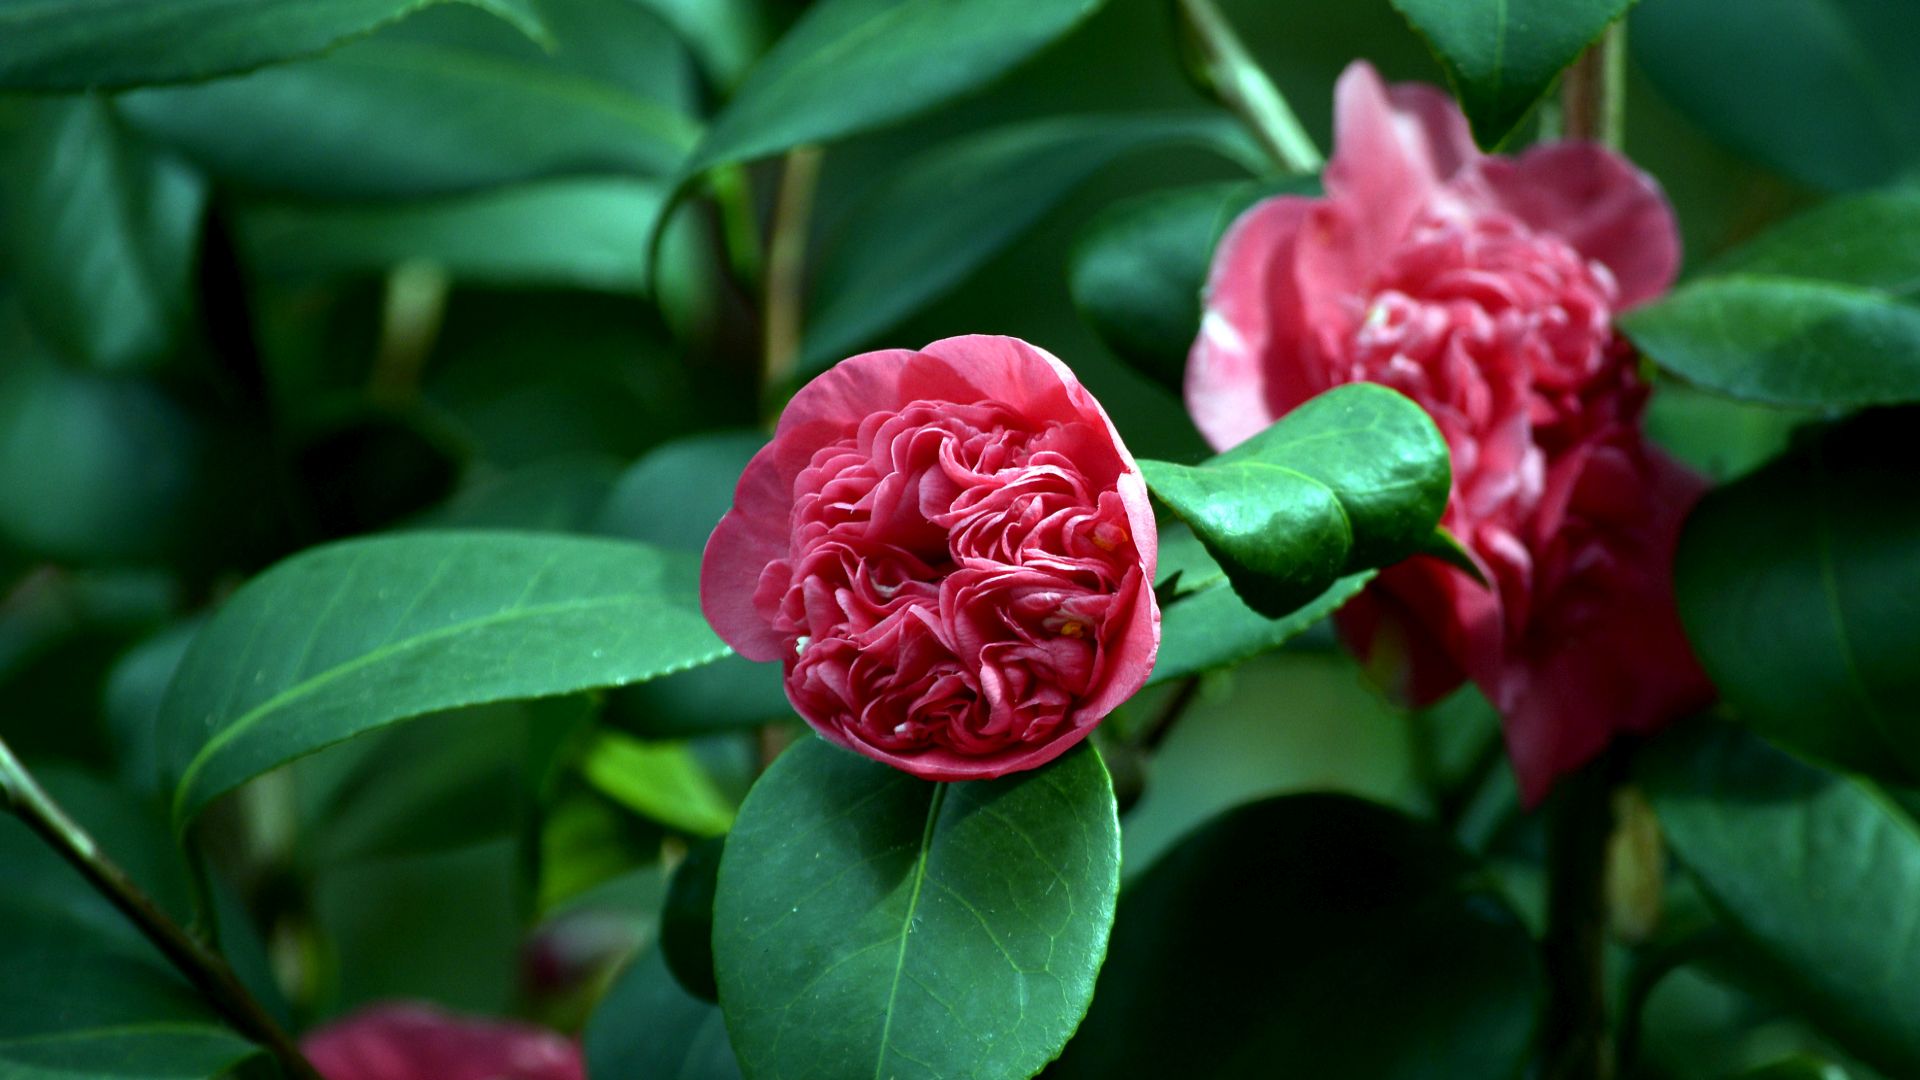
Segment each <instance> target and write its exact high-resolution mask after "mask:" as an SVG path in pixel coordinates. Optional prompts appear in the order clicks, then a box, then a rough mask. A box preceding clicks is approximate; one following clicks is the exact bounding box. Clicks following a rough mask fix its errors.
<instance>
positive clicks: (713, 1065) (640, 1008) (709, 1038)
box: [581, 949, 740, 1080]
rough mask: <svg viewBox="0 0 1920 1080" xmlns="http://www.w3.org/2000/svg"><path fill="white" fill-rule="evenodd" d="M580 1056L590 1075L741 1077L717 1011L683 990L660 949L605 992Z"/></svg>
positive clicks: (684, 1079)
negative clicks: (584, 1061)
mask: <svg viewBox="0 0 1920 1080" xmlns="http://www.w3.org/2000/svg"><path fill="white" fill-rule="evenodd" d="M581 1049H582V1051H583V1052H584V1053H585V1055H586V1059H587V1073H588V1075H590V1076H596V1077H602V1076H604V1077H614V1078H619V1077H636V1078H638V1077H656V1076H658V1077H670V1078H672V1080H739V1077H740V1065H739V1063H738V1062H737V1061H735V1060H734V1056H733V1047H732V1046H731V1045H729V1044H728V1042H727V1027H726V1022H725V1020H724V1019H723V1018H722V1016H721V1014H720V1009H719V1007H718V1006H716V1005H709V1004H708V1003H706V1002H704V1001H701V1000H700V999H699V998H696V997H694V996H693V995H692V994H689V993H687V992H686V991H685V990H683V989H681V988H680V984H679V983H677V982H675V981H674V979H673V976H672V974H670V973H669V972H668V971H667V965H666V963H665V962H664V961H663V960H662V959H661V957H660V952H659V950H657V949H649V950H648V951H647V952H645V953H643V954H641V956H640V957H639V958H638V959H636V960H635V961H634V962H633V963H632V964H630V965H628V967H627V970H626V971H624V972H622V973H621V975H620V977H619V978H617V979H615V980H614V982H613V985H612V986H610V987H608V988H607V993H606V996H605V997H602V998H601V999H600V1004H599V1006H598V1007H597V1008H595V1009H594V1010H593V1017H592V1018H591V1019H589V1020H588V1021H587V1030H586V1033H585V1034H584V1035H583V1036H582V1038H581Z"/></svg>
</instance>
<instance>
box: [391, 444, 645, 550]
mask: <svg viewBox="0 0 1920 1080" xmlns="http://www.w3.org/2000/svg"><path fill="white" fill-rule="evenodd" d="M619 475H620V467H619V465H618V464H617V463H616V462H615V461H614V459H612V458H609V457H603V456H601V455H598V454H574V455H567V456H562V457H553V458H547V459H545V460H543V461H538V462H535V463H534V464H531V465H523V466H521V467H520V468H517V469H509V470H506V471H504V472H499V473H494V474H492V475H488V476H483V477H481V478H479V479H477V480H474V481H473V482H471V483H470V484H468V485H467V486H466V487H463V488H462V489H461V490H460V491H459V492H457V493H456V494H455V495H454V496H453V497H452V498H450V499H448V500H447V501H446V502H445V503H443V504H441V505H440V506H438V507H436V508H435V509H433V510H432V511H430V512H428V513H427V514H425V515H423V516H422V518H421V519H420V522H419V523H420V525H421V526H422V527H424V528H430V529H517V530H521V531H525V532H557V533H584V532H589V531H591V530H590V529H589V526H590V525H591V524H592V522H593V519H594V515H596V514H598V513H599V512H600V507H601V505H602V504H603V503H604V502H605V501H606V497H607V492H608V491H609V490H611V489H612V487H613V482H614V479H615V478H616V477H618V476H619Z"/></svg>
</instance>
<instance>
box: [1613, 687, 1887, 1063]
mask: <svg viewBox="0 0 1920 1080" xmlns="http://www.w3.org/2000/svg"><path fill="white" fill-rule="evenodd" d="M1641 779H1642V781H1643V783H1644V784H1645V787H1646V791H1647V795H1648V797H1649V798H1651V799H1652V800H1653V805H1654V809H1655V810H1656V811H1657V812H1658V813H1659V815H1660V824H1661V827H1662V829H1663V830H1664V832H1665V834H1666V837H1667V840H1668V842H1669V843H1670V844H1671V845H1672V848H1673V851H1674V853H1675V854H1676V855H1677V856H1678V857H1679V859H1680V861H1681V862H1682V863H1683V864H1685V865H1686V867H1687V869H1689V870H1690V871H1692V872H1693V875H1694V877H1695V878H1697V879H1698V880H1699V882H1700V885H1701V888H1702V889H1703V890H1704V891H1705V892H1706V894H1707V897H1708V898H1709V899H1710V900H1711V901H1712V902H1713V904H1714V906H1715V907H1717V908H1718V909H1719V910H1720V912H1721V913H1722V914H1723V915H1724V916H1725V917H1726V919H1727V921H1728V922H1729V923H1731V924H1732V925H1733V926H1734V928H1735V929H1737V930H1738V931H1739V933H1740V934H1741V936H1742V937H1743V938H1744V939H1745V940H1746V941H1747V942H1749V943H1750V944H1751V945H1752V947H1753V948H1752V949H1751V950H1748V951H1747V952H1745V953H1743V954H1742V961H1743V963H1742V966H1743V968H1744V967H1749V966H1750V967H1752V968H1753V969H1754V970H1753V971H1752V972H1750V973H1749V974H1750V975H1751V976H1753V977H1756V978H1757V979H1758V980H1759V982H1758V985H1757V986H1756V987H1755V989H1757V990H1760V991H1762V992H1764V993H1768V994H1771V995H1778V994H1782V993H1784V994H1786V995H1787V996H1789V997H1790V998H1792V999H1793V1000H1794V1002H1795V1003H1796V1004H1798V1005H1799V1006H1800V1007H1801V1008H1803V1009H1804V1010H1806V1012H1807V1013H1808V1015H1809V1016H1810V1017H1812V1018H1813V1019H1814V1020H1816V1021H1817V1022H1819V1023H1820V1024H1821V1025H1822V1026H1823V1027H1825V1028H1826V1029H1827V1031H1828V1032H1829V1033H1830V1034H1832V1035H1833V1036H1834V1037H1835V1038H1837V1039H1839V1040H1841V1041H1842V1044H1843V1045H1844V1046H1846V1048H1847V1049H1848V1050H1849V1051H1850V1052H1851V1053H1854V1054H1857V1055H1859V1056H1860V1057H1862V1058H1864V1059H1866V1060H1867V1061H1869V1062H1871V1063H1873V1064H1875V1065H1877V1066H1879V1067H1880V1068H1882V1069H1884V1070H1886V1072H1887V1074H1888V1075H1890V1076H1913V1075H1920V1028H1916V1027H1915V1026H1914V1023H1913V1018H1914V1017H1915V1016H1920V937H1916V936H1915V935H1914V934H1913V933H1912V932H1910V931H1908V930H1906V929H1905V928H1906V927H1910V926H1912V925H1913V924H1914V917H1915V914H1914V913H1915V912H1916V911H1920V824H1917V823H1916V822H1915V820H1914V818H1913V816H1912V815H1911V814H1910V813H1909V812H1908V811H1907V810H1905V809H1903V808H1902V807H1901V806H1899V805H1898V804H1897V803H1895V802H1894V800H1893V799H1891V798H1889V797H1888V794H1887V792H1885V791H1884V790H1881V789H1880V788H1877V787H1875V786H1874V785H1872V784H1871V783H1868V782H1866V781H1863V780H1857V779H1853V778H1850V777H1844V776H1840V775H1837V774H1834V773H1829V772H1824V771H1822V770H1819V769H1816V768H1813V767H1811V766H1809V765H1806V764H1803V763H1801V762H1798V761H1795V760H1794V759H1793V758H1791V757H1789V756H1787V755H1786V754H1783V753H1781V752H1780V751H1778V750H1775V749H1773V748H1771V747H1769V746H1767V745H1766V744H1764V743H1762V742H1760V741H1759V740H1757V739H1754V738H1753V737H1751V736H1748V735H1744V734H1742V733H1741V732H1739V731H1738V730H1737V729H1734V728H1731V727H1728V726H1726V725H1712V726H1710V725H1705V724H1702V725H1695V726H1692V727H1690V728H1688V729H1686V730H1683V731H1676V732H1674V733H1673V734H1671V735H1669V736H1667V737H1666V738H1665V739H1663V740H1661V742H1660V743H1659V744H1656V746H1655V747H1654V748H1653V749H1652V752H1651V753H1649V754H1647V755H1646V757H1645V759H1644V760H1643V768H1642V769H1641Z"/></svg>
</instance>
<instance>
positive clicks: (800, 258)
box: [761, 146, 820, 391]
mask: <svg viewBox="0 0 1920 1080" xmlns="http://www.w3.org/2000/svg"><path fill="white" fill-rule="evenodd" d="M819 180H820V149H819V148H818V147H814V146H801V147H796V148H794V149H793V150H791V151H788V153H787V160H786V167H785V169H784V170H783V171H782V173H781V176H780V190H779V193H778V194H777V195H776V196H775V198H774V204H773V224H772V226H771V228H770V233H769V235H768V237H767V292H766V308H765V311H764V316H765V330H766V340H765V345H766V348H765V350H764V352H763V354H762V356H763V366H762V369H761V370H762V380H761V387H762V389H763V390H768V391H771V390H775V389H777V388H778V387H780V386H782V385H784V384H785V383H786V381H787V379H788V378H790V377H791V376H792V375H793V369H794V367H795V365H796V364H798V362H799V359H800V302H801V286H802V284H803V283H804V281H805V277H806V262H807V229H808V227H809V224H810V222H811V221H812V218H813V191H814V187H815V186H816V185H817V184H818V183H819Z"/></svg>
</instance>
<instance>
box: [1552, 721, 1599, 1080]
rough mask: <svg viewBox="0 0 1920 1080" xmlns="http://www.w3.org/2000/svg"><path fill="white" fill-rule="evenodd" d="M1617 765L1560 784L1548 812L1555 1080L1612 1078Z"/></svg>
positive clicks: (1581, 773) (1591, 770) (1592, 768)
mask: <svg viewBox="0 0 1920 1080" xmlns="http://www.w3.org/2000/svg"><path fill="white" fill-rule="evenodd" d="M1611 773H1612V770H1611V763H1610V761H1609V760H1608V758H1607V757H1605V756H1603V757H1601V758H1600V759H1599V760H1596V761H1594V762H1593V763H1591V764H1589V765H1588V766H1587V767H1586V768H1584V769H1582V770H1580V771H1579V772H1577V773H1575V774H1573V775H1571V776H1568V777H1565V778H1563V779H1562V780H1561V781H1560V787H1559V790H1557V791H1556V792H1554V795H1553V802H1552V804H1551V805H1550V806H1549V808H1548V815H1547V928H1546V934H1545V936H1544V937H1543V938H1542V940H1541V949H1542V952H1543V954H1544V959H1545V961H1546V968H1547V1008H1546V1020H1545V1028H1544V1030H1543V1031H1542V1032H1541V1036H1542V1045H1543V1047H1544V1048H1545V1055H1546V1057H1545V1060H1546V1071H1545V1074H1544V1075H1545V1076H1546V1078H1547V1080H1608V1078H1610V1077H1611V1076H1612V1075H1613V1047H1612V1045H1611V1041H1610V1040H1609V1038H1608V1034H1607V988H1606V928H1607V892H1606V866H1607V840H1608V837H1609V836H1610V835H1611V834H1612V832H1613V803H1612V787H1613V784H1612V775H1611Z"/></svg>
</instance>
